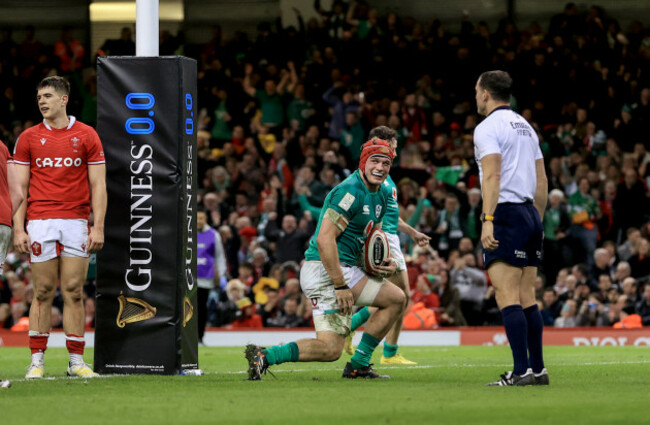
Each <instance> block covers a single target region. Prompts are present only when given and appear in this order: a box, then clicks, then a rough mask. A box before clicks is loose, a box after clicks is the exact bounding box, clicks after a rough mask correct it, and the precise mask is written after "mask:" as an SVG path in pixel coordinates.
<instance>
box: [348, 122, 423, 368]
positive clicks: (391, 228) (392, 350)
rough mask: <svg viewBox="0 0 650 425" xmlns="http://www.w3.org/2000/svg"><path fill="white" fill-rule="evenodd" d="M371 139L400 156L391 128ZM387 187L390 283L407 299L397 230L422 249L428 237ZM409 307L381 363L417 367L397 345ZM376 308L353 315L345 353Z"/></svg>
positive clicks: (406, 279) (385, 223)
mask: <svg viewBox="0 0 650 425" xmlns="http://www.w3.org/2000/svg"><path fill="white" fill-rule="evenodd" d="M369 137H370V139H373V138H375V137H376V138H379V139H382V140H386V141H388V142H389V143H390V145H391V147H392V148H393V150H395V156H397V132H396V131H395V130H393V129H392V128H389V127H386V126H379V127H375V128H373V129H372V130H370V135H369ZM384 186H386V187H387V188H388V189H389V190H390V192H391V196H390V197H389V199H388V208H387V210H386V215H385V216H384V221H383V225H382V230H383V231H384V232H385V233H386V236H387V237H388V242H389V245H390V252H391V255H392V256H393V257H394V258H395V261H396V262H397V270H396V272H395V274H393V275H392V276H390V277H389V278H388V280H389V281H390V282H392V283H394V284H395V285H397V286H398V287H399V288H401V289H402V290H403V291H404V295H405V296H406V299H407V300H408V299H409V298H410V296H411V294H410V292H411V289H410V287H409V277H408V273H407V272H406V261H405V260H404V255H403V254H402V250H401V248H400V243H399V236H398V234H397V231H398V230H399V231H400V232H404V233H406V234H407V235H409V236H410V237H411V239H413V241H415V242H416V243H417V244H418V245H419V246H427V245H428V244H429V240H430V239H431V238H430V237H429V236H427V235H425V234H424V233H421V232H418V231H417V230H415V229H414V228H413V227H411V226H410V225H409V224H408V223H406V222H405V221H404V220H402V219H401V218H400V216H399V205H398V204H397V186H395V183H394V182H393V179H391V178H390V176H388V177H387V178H386V181H384ZM406 307H407V304H404V308H403V309H402V311H401V312H400V315H399V317H398V318H397V320H396V321H395V323H394V324H393V327H392V328H391V330H390V331H389V332H388V335H386V341H384V350H383V355H382V356H381V360H380V363H381V364H393V365H395V364H402V365H414V364H417V363H415V362H412V361H410V360H408V359H406V358H404V357H403V356H402V355H401V354H400V353H398V352H397V350H398V345H397V340H398V339H399V334H400V332H401V330H402V321H403V320H404V313H406ZM374 310H375V309H374V308H372V307H371V308H368V307H364V308H362V309H361V310H359V311H358V312H357V313H356V314H355V315H354V316H352V328H351V331H352V332H350V335H348V336H347V337H346V339H345V346H344V348H345V351H346V352H348V354H350V355H352V354H353V353H354V348H353V347H352V335H353V334H354V331H355V330H356V329H357V328H358V327H360V326H361V325H363V324H364V323H366V321H367V320H368V319H369V318H370V315H371V314H372V313H373V311H374Z"/></svg>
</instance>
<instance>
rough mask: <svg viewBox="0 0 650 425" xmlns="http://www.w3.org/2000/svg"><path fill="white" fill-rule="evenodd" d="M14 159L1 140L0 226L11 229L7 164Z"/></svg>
mask: <svg viewBox="0 0 650 425" xmlns="http://www.w3.org/2000/svg"><path fill="white" fill-rule="evenodd" d="M11 163H12V159H11V155H10V154H9V149H7V146H6V145H5V144H4V143H3V142H2V140H0V224H4V225H5V226H9V227H11V211H12V209H11V197H10V196H9V184H8V183H7V164H11Z"/></svg>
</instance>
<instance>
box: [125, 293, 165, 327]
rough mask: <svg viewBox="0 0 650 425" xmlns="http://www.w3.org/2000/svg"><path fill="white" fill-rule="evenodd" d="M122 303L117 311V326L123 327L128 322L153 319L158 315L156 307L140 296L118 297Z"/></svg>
mask: <svg viewBox="0 0 650 425" xmlns="http://www.w3.org/2000/svg"><path fill="white" fill-rule="evenodd" d="M117 301H118V302H119V303H120V310H119V312H118V313H117V326H119V327H120V328H123V327H124V326H126V324H127V323H135V322H140V321H142V320H147V319H151V318H153V317H154V316H155V315H156V307H152V306H151V305H150V304H149V303H147V302H146V301H143V300H141V299H139V298H132V297H125V296H124V295H120V296H119V297H117Z"/></svg>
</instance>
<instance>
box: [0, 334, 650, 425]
mask: <svg viewBox="0 0 650 425" xmlns="http://www.w3.org/2000/svg"><path fill="white" fill-rule="evenodd" d="M89 351H90V352H89V353H88V354H87V355H86V358H87V360H88V361H92V359H91V358H90V355H91V354H92V350H89ZM400 351H401V352H402V353H403V354H404V355H405V357H407V358H409V359H412V360H415V361H417V362H418V363H419V365H418V366H417V367H396V366H393V367H382V366H380V365H378V367H377V369H378V370H379V371H380V372H383V373H388V374H390V375H391V379H390V380H389V381H361V380H359V381H352V380H343V379H341V377H340V375H341V371H342V369H343V366H344V364H345V361H347V357H348V356H345V355H344V356H343V357H342V358H341V359H340V360H339V361H337V362H335V363H297V364H286V365H280V366H274V367H273V368H272V371H273V372H274V373H275V375H276V377H277V379H274V378H273V377H271V376H270V375H266V376H265V377H264V379H263V380H262V381H261V382H249V381H245V377H246V375H245V374H244V370H245V369H246V364H245V360H244V358H243V354H242V348H238V349H236V348H201V350H200V365H201V367H202V368H203V369H204V370H205V371H206V372H207V374H206V375H205V376H202V377H195V376H121V377H106V378H101V379H95V380H88V381H86V380H82V379H67V378H63V375H64V374H65V368H66V362H67V353H66V352H65V350H64V349H49V350H48V351H47V353H46V368H47V369H46V370H47V373H46V376H48V377H56V378H57V379H55V380H42V381H37V382H25V381H24V380H23V379H22V378H23V376H24V373H25V369H26V362H28V361H29V358H28V356H29V353H28V350H27V349H25V348H2V349H0V377H2V378H3V379H12V380H13V381H14V385H13V387H12V388H10V389H7V390H0V424H48V425H49V424H51V425H54V424H66V425H68V424H69V423H79V424H120V425H125V424H138V425H143V424H216V423H218V424H264V425H270V424H283V425H292V424H300V425H303V424H337V425H338V424H341V425H355V424H371V423H372V424H470V423H471V424H490V423H494V424H502V423H505V424H516V423H525V424H590V425H593V424H626V425H629V424H641V423H644V424H647V423H649V422H650V407H649V404H648V401H649V400H650V395H649V392H650V391H649V387H648V380H649V378H650V356H648V354H649V351H648V348H642V347H549V348H547V349H546V352H545V354H546V365H547V367H548V369H549V372H550V379H551V385H550V386H549V387H523V388H503V387H485V386H484V384H485V383H486V382H488V381H491V380H494V379H496V378H498V375H499V374H500V373H502V372H504V371H505V370H507V369H509V363H510V361H511V357H510V351H509V349H508V348H507V347H448V348H433V347H403V348H401V349H400ZM374 360H375V361H376V363H379V361H378V357H377V356H376V357H375V359H374Z"/></svg>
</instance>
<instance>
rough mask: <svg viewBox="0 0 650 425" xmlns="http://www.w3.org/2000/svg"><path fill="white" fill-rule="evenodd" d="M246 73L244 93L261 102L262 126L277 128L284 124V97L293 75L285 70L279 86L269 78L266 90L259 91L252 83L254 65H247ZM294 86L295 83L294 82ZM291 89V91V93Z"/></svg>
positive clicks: (265, 83) (265, 85)
mask: <svg viewBox="0 0 650 425" xmlns="http://www.w3.org/2000/svg"><path fill="white" fill-rule="evenodd" d="M244 72H245V76H244V81H243V83H242V84H243V87H244V91H245V92H246V93H247V94H248V95H249V96H251V97H254V98H255V99H256V100H257V101H258V102H259V105H260V109H261V110H262V124H263V125H265V126H267V127H269V128H276V127H278V126H281V125H282V124H284V105H283V103H282V95H283V94H284V93H285V88H286V87H287V84H288V83H289V81H290V79H291V78H292V76H291V74H292V73H291V72H287V70H283V72H282V73H281V78H280V82H279V83H278V84H277V85H276V83H275V81H274V80H273V79H270V78H269V79H267V80H265V81H264V90H258V89H256V88H255V86H254V84H253V82H252V81H251V80H252V74H253V65H251V64H246V66H245V68H244ZM294 74H295V73H294ZM293 84H294V82H292V85H293ZM291 88H293V87H291ZM291 88H290V90H289V91H291Z"/></svg>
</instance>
